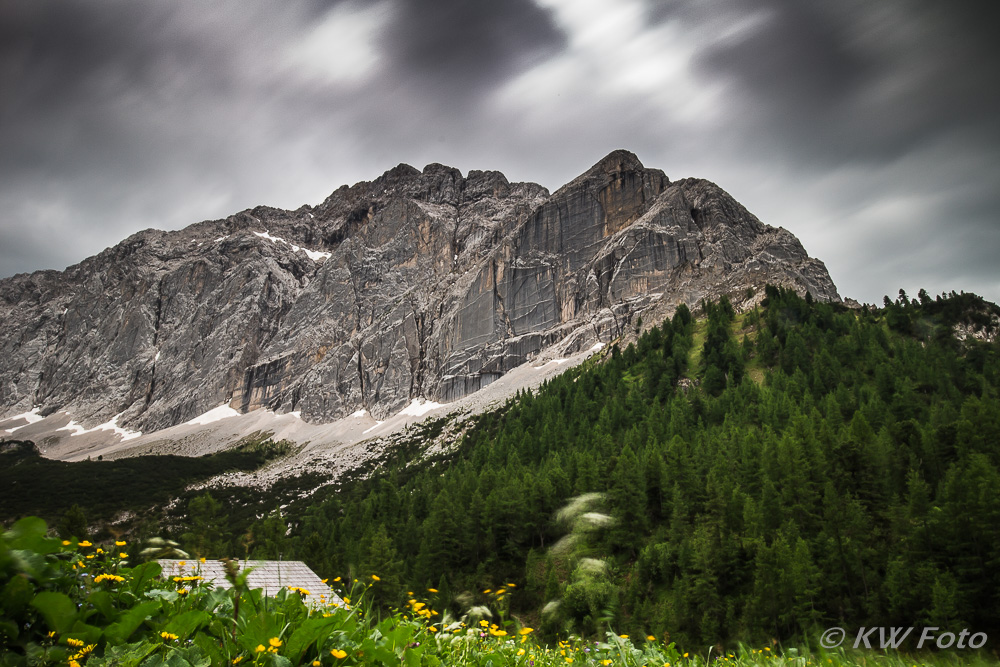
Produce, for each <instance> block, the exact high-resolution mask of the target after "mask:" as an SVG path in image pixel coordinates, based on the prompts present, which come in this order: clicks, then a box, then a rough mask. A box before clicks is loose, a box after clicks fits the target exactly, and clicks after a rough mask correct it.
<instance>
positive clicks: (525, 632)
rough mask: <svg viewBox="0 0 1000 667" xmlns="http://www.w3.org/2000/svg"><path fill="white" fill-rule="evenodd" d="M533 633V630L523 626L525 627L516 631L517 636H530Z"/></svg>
mask: <svg viewBox="0 0 1000 667" xmlns="http://www.w3.org/2000/svg"><path fill="white" fill-rule="evenodd" d="M534 631H535V629H534V628H529V627H527V626H525V627H523V628H521V629H520V630H518V631H517V634H519V635H530V634H531V633H532V632H534Z"/></svg>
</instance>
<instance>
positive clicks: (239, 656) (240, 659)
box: [233, 655, 243, 665]
mask: <svg viewBox="0 0 1000 667" xmlns="http://www.w3.org/2000/svg"><path fill="white" fill-rule="evenodd" d="M241 662H243V656H242V655H238V656H236V657H235V658H233V664H234V665H238V664H240V663H241Z"/></svg>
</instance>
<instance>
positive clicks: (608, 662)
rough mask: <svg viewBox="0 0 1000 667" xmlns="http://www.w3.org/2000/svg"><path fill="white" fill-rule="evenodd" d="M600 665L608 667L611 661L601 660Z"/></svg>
mask: <svg viewBox="0 0 1000 667" xmlns="http://www.w3.org/2000/svg"><path fill="white" fill-rule="evenodd" d="M601 664H602V665H604V667H608V665H610V664H611V661H610V660H601ZM667 664H668V665H669V664H670V663H669V662H668V663H667Z"/></svg>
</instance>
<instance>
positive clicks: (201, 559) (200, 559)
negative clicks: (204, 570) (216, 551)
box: [198, 558, 206, 565]
mask: <svg viewBox="0 0 1000 667" xmlns="http://www.w3.org/2000/svg"><path fill="white" fill-rule="evenodd" d="M198 562H199V563H201V564H202V565H204V564H205V562H206V561H205V559H204V558H199V559H198Z"/></svg>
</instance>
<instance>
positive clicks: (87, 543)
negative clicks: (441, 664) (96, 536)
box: [78, 540, 94, 547]
mask: <svg viewBox="0 0 1000 667" xmlns="http://www.w3.org/2000/svg"><path fill="white" fill-rule="evenodd" d="M78 546H81V547H92V546H94V545H93V544H91V543H90V541H89V540H84V541H83V542H80V543H79V544H78Z"/></svg>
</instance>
